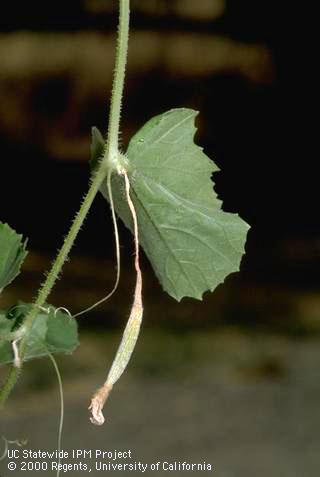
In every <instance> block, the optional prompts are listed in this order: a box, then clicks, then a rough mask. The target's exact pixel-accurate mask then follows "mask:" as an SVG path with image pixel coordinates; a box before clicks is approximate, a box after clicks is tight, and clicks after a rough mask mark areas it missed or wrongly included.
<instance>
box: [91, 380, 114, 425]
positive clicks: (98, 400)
mask: <svg viewBox="0 0 320 477" xmlns="http://www.w3.org/2000/svg"><path fill="white" fill-rule="evenodd" d="M111 389H112V385H111V384H107V383H106V384H104V385H103V386H102V387H101V388H99V389H98V391H97V392H96V393H95V394H94V396H93V397H92V399H91V403H90V406H89V408H88V409H89V410H90V411H91V416H90V421H91V422H92V424H95V425H96V426H102V424H104V422H105V418H104V415H103V412H102V410H103V406H104V405H105V402H106V400H107V398H108V396H109V394H110V391H111Z"/></svg>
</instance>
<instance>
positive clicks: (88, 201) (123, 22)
mask: <svg viewBox="0 0 320 477" xmlns="http://www.w3.org/2000/svg"><path fill="white" fill-rule="evenodd" d="M119 5H120V14H119V27H118V39H117V50H116V61H115V70H114V79H113V86H112V94H111V105H110V115H109V125H108V132H107V143H106V149H105V152H104V155H103V157H102V159H101V161H100V163H99V166H98V168H97V171H96V173H95V174H94V176H93V179H92V181H91V184H90V188H89V190H88V192H87V194H86V195H85V197H84V199H83V201H82V204H81V207H80V209H79V211H78V213H77V214H76V216H75V218H74V220H73V223H72V225H71V228H70V230H69V232H68V234H67V236H66V238H65V240H64V243H63V245H62V248H61V249H60V251H59V253H58V255H57V257H56V259H55V261H54V263H53V265H52V268H51V270H50V272H49V273H48V275H47V278H46V280H45V282H44V283H43V285H42V286H41V288H40V290H39V292H38V296H37V298H36V300H35V302H34V304H33V307H32V308H31V310H30V312H29V313H28V315H27V316H26V319H25V323H24V324H25V329H26V332H25V334H24V337H23V338H22V339H21V342H20V347H19V355H20V360H21V363H22V362H23V358H24V355H25V351H26V345H27V342H28V337H29V334H30V331H31V328H32V326H33V323H34V321H35V319H36V316H37V313H38V311H39V307H41V306H43V305H44V304H45V302H46V300H47V298H48V296H49V294H50V292H51V290H52V288H53V286H54V284H55V282H56V280H57V279H58V277H59V274H60V272H61V270H62V267H63V265H64V263H65V261H66V260H67V258H68V255H69V252H70V250H71V247H72V245H73V243H74V241H75V239H76V237H77V235H78V232H79V230H80V228H81V226H82V224H83V222H84V220H85V218H86V216H87V214H88V212H89V210H90V207H91V205H92V202H93V200H94V198H95V196H96V194H97V192H98V191H99V188H100V186H101V184H102V182H103V181H104V180H105V178H106V175H107V173H108V171H109V170H110V169H111V170H114V169H116V168H117V166H118V165H119V159H118V157H119V144H118V143H119V125H120V115H121V100H122V94H123V85H124V77H125V68H126V61H127V50H128V39H129V0H119ZM20 371H21V368H20V369H17V368H14V367H13V368H12V369H11V371H10V373H9V375H8V377H7V380H6V382H5V384H4V386H3V387H2V388H1V391H0V405H3V404H4V403H5V401H6V400H7V398H8V396H9V394H10V392H11V390H12V389H13V387H14V385H15V384H16V382H17V380H18V377H19V374H20Z"/></svg>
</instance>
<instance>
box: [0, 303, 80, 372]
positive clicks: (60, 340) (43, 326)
mask: <svg viewBox="0 0 320 477" xmlns="http://www.w3.org/2000/svg"><path fill="white" fill-rule="evenodd" d="M31 306H32V305H30V304H26V303H21V302H20V303H19V304H18V306H15V307H12V308H11V309H9V310H8V311H0V365H1V364H6V363H11V362H12V361H13V352H12V346H11V341H12V339H14V337H15V335H18V334H19V332H20V331H19V330H21V326H23V321H24V318H25V316H26V314H27V313H28V311H29V310H30V307H31ZM49 309H50V312H49V313H45V312H44V311H43V312H42V311H41V312H39V314H38V315H37V317H36V319H35V321H34V323H33V326H32V330H31V332H30V335H29V339H28V343H27V348H26V354H25V358H24V359H25V360H28V359H32V358H38V357H41V356H45V355H47V354H48V352H50V353H72V351H74V349H75V348H76V347H77V346H78V344H79V341H78V327H77V322H76V320H74V319H73V318H71V317H69V316H68V315H67V314H66V313H63V312H61V311H55V309H54V307H52V306H50V307H49Z"/></svg>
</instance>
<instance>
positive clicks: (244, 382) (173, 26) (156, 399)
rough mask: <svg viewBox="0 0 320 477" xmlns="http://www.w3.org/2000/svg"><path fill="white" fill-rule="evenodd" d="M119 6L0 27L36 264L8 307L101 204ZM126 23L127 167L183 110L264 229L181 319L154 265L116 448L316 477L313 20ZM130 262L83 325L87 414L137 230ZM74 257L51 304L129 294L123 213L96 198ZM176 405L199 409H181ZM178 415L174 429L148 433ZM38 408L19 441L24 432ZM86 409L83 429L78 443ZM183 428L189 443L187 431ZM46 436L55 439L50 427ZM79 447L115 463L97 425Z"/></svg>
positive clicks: (6, 106) (50, 8)
mask: <svg viewBox="0 0 320 477" xmlns="http://www.w3.org/2000/svg"><path fill="white" fill-rule="evenodd" d="M117 8H118V2H117V1H111V0H82V1H80V0H69V1H68V2H64V3H63V4H62V3H59V2H37V1H32V0H30V1H29V2H23V3H19V5H18V6H17V2H15V1H12V2H10V3H8V4H7V5H6V8H5V11H3V12H2V14H1V18H0V28H1V33H0V58H1V66H0V147H1V153H2V162H1V179H2V180H1V188H0V218H1V220H2V221H4V222H8V223H9V224H10V225H11V226H12V227H14V228H15V229H16V230H17V231H18V232H20V233H23V234H24V235H25V236H26V237H28V238H29V249H30V251H31V253H30V254H29V256H28V259H27V261H26V263H25V267H24V270H23V273H22V274H21V276H20V277H19V278H18V279H17V280H16V282H15V285H13V286H11V287H10V288H9V289H8V290H6V291H5V292H4V293H3V295H2V297H1V300H2V303H1V305H2V306H3V307H5V306H7V305H10V304H12V303H13V302H14V301H16V299H17V298H21V299H24V300H26V301H28V300H31V299H32V297H33V296H34V294H35V291H36V288H37V286H38V284H39V283H40V282H41V280H42V277H43V272H44V270H45V269H46V268H47V267H48V266H49V263H50V261H51V259H52V257H53V255H54V253H55V251H56V249H57V248H58V247H59V246H60V244H61V240H62V237H63V236H64V234H65V233H66V232H67V230H68V227H69V224H70V221H71V219H72V217H73V215H74V213H75V212H76V210H77V209H78V206H79V202H80V199H81V197H82V196H83V194H84V193H85V191H86V190H87V187H88V179H89V167H88V160H89V147H90V129H91V127H92V126H93V125H95V126H97V127H99V129H100V130H102V131H105V129H106V124H107V117H108V105H109V95H110V89H111V80H112V72H113V64H114V45H115V30H116V25H117ZM131 8H132V17H131V35H130V45H129V62H128V70H127V78H126V87H125V97H124V104H123V113H122V135H121V143H122V146H123V149H124V150H125V149H126V146H127V144H128V141H129V139H130V137H131V136H132V134H134V132H135V131H137V130H138V129H139V128H140V127H141V126H142V125H143V124H144V122H145V121H146V120H148V119H149V118H150V117H152V116H153V115H155V114H159V113H161V112H164V111H166V110H168V109H170V108H174V107H180V106H184V107H190V108H194V109H196V110H199V111H200V115H199V116H198V133H197V136H196V141H197V143H198V144H201V145H202V146H203V147H204V150H205V152H206V153H207V154H208V156H209V157H211V158H212V159H214V161H215V162H216V164H217V165H218V166H219V167H220V169H221V171H220V172H218V173H216V174H215V175H214V182H215V190H216V192H217V193H218V194H219V197H220V198H221V199H222V200H223V208H224V210H226V211H230V212H238V213H239V214H240V215H241V217H242V218H243V219H244V220H246V221H247V222H248V223H249V224H250V225H251V227H252V228H251V230H250V232H249V236H248V242H247V253H246V255H245V257H244V259H243V262H242V268H241V272H240V273H238V274H235V275H232V276H231V277H229V278H228V279H227V280H226V283H225V284H223V285H222V286H220V287H219V288H218V289H217V290H216V291H215V292H214V293H213V294H206V295H205V297H204V300H203V302H196V301H192V300H189V299H185V300H183V301H182V303H180V304H177V303H175V302H174V300H172V299H171V298H169V297H167V296H166V295H165V294H164V292H163V291H162V290H161V287H160V285H159V284H158V283H157V281H156V279H155V278H154V276H153V272H152V270H151V268H150V266H149V264H148V262H147V260H146V259H144V260H143V272H144V281H145V325H144V330H143V335H142V337H141V343H140V345H139V346H140V347H138V350H137V353H136V357H135V360H134V361H133V363H132V365H131V367H130V369H129V371H128V373H127V374H126V376H125V377H124V378H123V380H124V381H123V383H124V384H119V388H120V389H122V393H121V391H119V392H118V395H117V396H114V400H113V404H111V406H113V417H112V419H113V421H116V422H114V424H113V426H114V427H113V428H112V429H113V431H112V432H113V436H116V437H113V438H111V437H110V435H109V430H108V428H105V431H104V432H105V434H104V438H105V435H107V436H108V437H107V439H109V440H108V443H109V445H113V444H115V443H116V444H117V445H118V446H119V447H121V446H124V445H125V444H124V443H126V445H128V446H129V447H130V446H132V445H133V443H132V442H133V441H132V440H130V436H131V435H133V434H135V431H136V430H137V429H139V433H141V436H142V437H141V438H140V439H138V442H137V443H136V445H137V448H139V446H140V448H141V449H144V451H142V450H141V451H140V457H141V458H142V457H143V456H144V455H146V456H147V457H148V458H149V457H150V456H153V457H154V458H156V456H157V455H167V454H166V452H167V451H168V452H169V453H170V452H171V454H172V457H175V455H176V454H177V455H180V456H181V458H185V459H186V458H187V457H188V456H190V457H192V456H194V458H196V457H197V458H198V460H199V459H200V460H201V459H204V460H211V461H212V462H213V464H214V465H217V475H219V476H221V477H228V476H233V475H236V476H237V477H238V476H242V475H243V476H251V475H252V476H255V475H259V476H260V477H261V476H264V475H268V476H270V475H281V476H284V477H286V476H289V475H290V477H292V476H293V475H297V476H298V475H299V476H300V475H308V476H313V475H314V476H316V475H318V469H319V465H318V462H317V459H316V449H317V447H318V445H317V444H316V441H317V432H316V431H317V425H316V423H318V425H319V423H320V412H319V409H318V405H317V402H318V400H319V397H320V389H319V384H318V381H319V373H318V371H317V369H318V363H319V358H320V351H318V337H319V330H320V318H319V317H320V314H319V305H320V294H319V285H320V283H319V282H320V280H319V272H318V270H319V265H320V226H319V220H318V214H317V213H316V212H315V210H314V209H315V207H314V205H315V198H314V195H315V194H314V191H315V180H316V177H314V178H313V179H312V173H311V164H312V155H310V154H309V153H308V152H307V147H308V139H307V138H308V134H307V133H306V118H307V113H306V107H307V105H308V104H309V103H310V102H311V101H312V98H313V92H312V84H311V79H310V78H309V77H308V73H307V68H306V66H305V64H304V62H305V57H304V54H303V51H304V50H303V45H302V44H301V42H300V43H299V42H298V40H297V38H296V36H295V31H294V24H295V23H294V22H295V19H296V18H297V17H298V15H303V11H302V13H301V10H299V12H298V11H297V12H295V11H294V8H295V7H294V6H293V5H291V7H290V9H289V10H288V9H287V7H285V6H284V4H283V5H279V2H275V1H268V2H267V1H264V0H260V1H253V0H242V1H241V2H239V1H235V0H198V1H194V0H148V1H143V0H132V5H131ZM302 10H303V9H302ZM301 18H302V17H301ZM301 21H302V20H301ZM121 244H122V254H123V273H122V280H121V284H120V288H119V291H118V293H117V294H116V295H115V296H114V297H113V299H112V300H111V301H109V302H107V303H106V304H104V305H103V306H101V307H100V308H99V309H98V310H95V311H94V312H92V313H91V314H90V316H89V315H88V316H87V317H86V318H84V319H83V321H81V323H80V328H81V332H82V336H83V342H84V345H83V347H80V348H79V351H78V352H77V353H76V355H75V358H74V360H75V362H76V368H77V370H78V371H76V372H75V376H74V375H73V373H74V371H72V369H73V370H74V366H75V362H72V359H70V358H69V361H70V362H69V363H68V364H67V360H66V359H64V358H63V359H62V364H61V366H62V367H63V369H64V370H65V372H66V375H67V377H66V380H70V381H71V382H72V383H73V385H72V386H71V385H67V386H69V387H68V392H69V393H70V402H73V403H74V402H76V403H78V401H79V399H78V397H79V389H78V388H77V386H78V387H79V386H80V384H79V383H80V382H81V383H82V384H81V386H82V391H81V392H83V396H82V398H83V400H85V399H86V398H87V396H88V395H89V394H90V392H91V390H92V389H91V388H90V387H89V386H88V382H87V383H86V384H83V382H82V379H83V380H84V382H86V379H87V381H90V380H91V381H93V382H95V384H94V385H97V384H98V383H99V382H100V381H101V379H103V376H104V374H103V373H104V370H105V367H106V363H107V362H108V361H107V358H106V357H105V356H104V354H105V353H106V354H107V355H108V357H109V359H111V356H112V354H113V352H114V349H115V345H116V342H117V339H118V338H119V336H120V332H121V327H122V326H123V325H124V323H125V319H126V316H127V313H128V310H129V307H130V302H131V297H132V290H133V286H134V275H133V266H132V251H133V249H132V239H131V237H130V235H129V233H128V231H127V230H126V229H125V228H124V227H121ZM72 257H73V258H72V260H71V262H70V263H68V264H67V266H66V267H65V272H64V275H63V278H62V279H61V280H60V281H59V283H58V285H57V287H56V289H55V291H54V292H53V294H52V299H51V301H52V303H54V304H55V305H57V306H59V305H60V306H67V307H68V308H69V309H70V310H71V311H73V312H78V311H80V310H81V309H83V308H85V307H86V306H88V305H90V304H91V303H93V302H95V301H96V300H98V299H99V298H101V297H102V296H103V295H104V294H105V292H106V291H108V290H109V289H111V287H112V284H113V280H114V275H115V265H114V245H113V233H112V226H111V220H110V213H109V209H108V205H107V204H106V203H105V201H104V200H103V199H102V198H101V197H98V198H97V199H96V201H95V203H94V206H93V208H92V211H91V214H90V216H89V217H88V219H87V221H86V224H85V226H84V227H83V230H82V231H81V234H80V236H79V239H78V240H77V244H76V246H75V248H74V250H73V254H72ZM97 332H98V334H99V335H102V334H103V336H104V338H103V340H102V338H101V336H100V338H99V337H98V336H97ZM99 339H100V340H101V342H100V341H99ZM109 345H110V346H109ZM81 349H82V350H83V351H81ZM88 350H89V351H88ZM99 350H102V351H101V355H100V354H99V353H100V351H99ZM101 359H102V361H103V363H102V364H101ZM33 366H35V368H32V369H36V372H35V371H33V372H32V369H31V365H30V366H29V368H30V369H29V371H28V372H29V373H30V374H29V375H28V376H29V377H28V378H26V383H27V384H28V385H27V384H25V388H23V386H22V389H24V392H28V390H30V387H31V388H32V385H34V389H35V390H38V388H39V387H40V388H41V386H42V384H41V383H42V382H43V381H45V382H47V380H46V379H45V376H46V371H45V370H46V369H47V364H46V363H45V365H43V366H44V368H43V369H44V370H43V369H42V368H39V369H38V368H37V366H40V365H38V364H33ZM77 366H78V367H77ZM99 366H100V368H99ZM93 368H94V369H95V372H96V380H97V381H94V379H93V377H92V369H93ZM84 369H85V370H86V372H87V374H86V376H87V378H83V374H84V371H83V370H84ZM98 371H99V372H98ZM77 372H78V374H77ZM37 373H38V374H37ZM37 376H38V377H37ZM39 376H40V378H39ZM73 378H74V379H73ZM72 379H73V380H72ZM50 383H51V382H49V383H47V384H48V387H49V391H48V392H50V389H51V387H50V386H52V387H53V386H54V385H55V384H52V383H51V384H50ZM121 387H122V388H121ZM69 388H70V389H69ZM146 389H148V390H149V397H148V396H146V391H145V390H146ZM185 389H188V392H189V394H187V395H186V393H185V391H184V390H185ZM75 390H76V391H75ZM150 390H151V391H150ZM22 392H23V391H20V393H22ZM37 392H38V391H37ZM42 392H43V399H44V400H45V390H43V391H42ZM127 392H128V393H129V394H130V393H133V395H134V396H135V399H137V402H138V404H137V406H138V409H141V410H145V409H148V406H151V407H150V410H149V411H150V416H149V418H150V421H148V420H147V418H146V416H148V412H147V411H146V414H144V418H141V416H140V415H139V412H138V411H137V412H136V414H135V415H134V416H132V413H131V412H130V410H131V411H133V408H131V407H130V406H132V403H131V404H129V405H128V402H127V400H128V399H130V397H129V398H128V395H127V394H126V393H127ZM77 393H78V394H77ZM123 394H126V395H125V396H124V395H123ZM147 394H148V393H147ZM176 394H178V395H180V396H182V395H183V396H184V397H183V398H182V397H181V399H182V401H181V403H180V401H179V402H178V401H176ZM18 395H19V391H18ZM80 395H81V393H80ZM30 396H31V397H30V399H29V401H30V406H31V408H32V402H33V398H32V394H31V395H30ZM188 396H189V397H188ZM17 399H18V398H17ZM170 399H171V400H170ZM166 400H167V404H165V406H167V413H168V414H167V415H168V416H170V417H169V418H168V419H167V420H166V419H165V417H161V415H162V414H161V412H160V414H159V416H158V417H157V416H155V417H151V416H153V414H152V411H153V409H154V408H155V407H157V406H158V404H157V403H159V407H160V405H162V404H163V401H166ZM199 400H200V401H201V406H203V410H202V414H201V409H200V410H199V409H198V407H199V402H198V401H199ZM151 403H153V405H152V404H151ZM127 405H128V410H127V408H126V406H127ZM152 406H153V407H152ZM31 408H30V409H31ZM73 408H76V409H77V407H76V405H74V406H73ZM123 408H125V410H124V409H123ZM26 409H27V411H25V412H22V411H21V413H20V414H19V420H18V419H17V424H16V425H18V424H19V422H20V423H21V420H23V419H25V420H26V421H28V419H29V418H28V417H26V416H28V415H31V414H32V413H31V411H30V409H29V408H26ZM84 409H85V407H82V404H81V409H80V404H79V409H78V410H77V412H75V411H74V414H75V417H74V420H75V425H80V424H78V422H77V419H78V416H79V414H81V413H83V414H85V410H84ZM182 410H184V411H182ZM34 412H35V411H34ZM67 412H68V411H67ZM142 412H143V411H142ZM162 412H163V413H164V411H162ZM30 413H31V414H30ZM110 413H111V414H112V411H110ZM119 413H120V414H121V416H122V418H121V419H122V421H121V419H120V421H121V422H120V423H119V421H117V419H118V416H119ZM179 413H182V415H183V418H184V419H186V421H187V422H189V424H190V419H191V420H192V422H193V425H194V427H192V426H191V427H190V429H189V428H188V429H187V430H186V429H185V427H184V426H185V425H186V424H182V421H183V418H182V416H181V415H180V414H179ZM224 415H227V416H229V421H230V422H229V423H228V424H226V422H225V421H224V419H223V416H224ZM311 415H312V418H311ZM22 416H25V417H24V418H23V417H22ZM70 416H71V417H70V419H72V412H71V414H70ZM139 416H140V417H139ZM230 416H231V417H230ZM85 417H86V416H85ZM10 419H11V421H10ZM12 419H14V418H13V417H11V418H10V417H8V422H7V424H6V425H7V426H8V428H9V423H11V424H12ZM30 419H31V418H30ZM47 419H48V423H49V424H48V426H49V427H50V422H51V421H50V419H54V416H53V417H52V416H50V415H48V417H47ZM153 419H154V420H155V421H154V424H153V422H152V420H153ZM146 420H147V421H148V422H146ZM183 422H184V421H183ZM53 423H54V421H53ZM11 424H10V425H11ZM52 425H54V424H52ZM67 425H68V424H67ZM70 425H71V424H70V423H69V426H70ZM153 425H154V426H155V427H152V426H153ZM161 425H162V434H163V435H162V434H161V432H160V437H158V438H155V437H153V444H152V445H151V443H150V434H148V432H149V433H150V432H151V433H152V435H153V433H154V432H155V428H157V429H158V427H157V426H161ZM135 426H136V427H135ZM109 429H110V428H109ZM134 430H135V431H134ZM173 430H174V431H175V432H173ZM10 432H11V431H10ZM66 433H67V436H69V437H70V435H69V434H68V431H66ZM83 433H84V434H83V436H82V439H83V440H82V442H81V445H82V446H85V445H86V444H87V441H88V439H91V440H95V444H96V446H97V447H98V446H99V445H101V441H99V439H101V432H100V433H99V434H98V435H99V436H100V437H97V434H96V433H93V431H92V430H91V429H89V428H88V429H87V424H86V421H83ZM87 433H88V434H87ZM167 433H169V434H170V435H171V439H169V441H168V438H167V437H164V436H165V435H166V434H167ZM40 434H41V433H40ZM81 435H82V434H81ZM124 435H125V437H124ZM139 435H140V434H139ZM86 436H87V437H86ZM128 436H129V437H128ZM236 437H237V438H238V439H240V441H241V444H239V441H237V442H236ZM67 439H68V437H67ZM69 441H70V438H69ZM146 443H147V444H146ZM165 443H166V444H165ZM51 444H52V445H54V443H51ZM51 444H50V445H51ZM47 445H49V444H48V443H47ZM69 445H70V446H71V445H75V443H74V441H72V439H71V441H70V442H69ZM79 445H80V444H79ZM148 446H149V447H148ZM253 452H254V453H255V455H256V457H255V458H253V457H252V453H253ZM161 453H162V454H161ZM141 454H143V455H141ZM195 456H196V457H195ZM308 466H309V467H308ZM299 469H301V472H300V470H299ZM306 469H307V471H308V472H307V473H305V471H306ZM12 475H13V474H12ZM75 475H78V474H75Z"/></svg>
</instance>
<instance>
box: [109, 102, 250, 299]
mask: <svg viewBox="0 0 320 477" xmlns="http://www.w3.org/2000/svg"><path fill="white" fill-rule="evenodd" d="M196 115H197V112H196V111H193V110H191V109H173V110H171V111H168V112H166V113H164V114H161V115H159V116H156V117H154V118H152V119H151V120H150V121H148V122H147V123H146V124H145V125H144V126H143V127H142V129H141V130H140V131H139V132H138V133H137V134H136V135H135V136H134V137H133V138H132V139H131V141H130V144H129V147H128V151H127V159H128V161H129V165H128V175H129V178H130V183H131V195H132V200H133V202H134V205H135V208H136V212H137V217H138V224H139V234H140V242H141V244H142V247H143V248H144V250H145V252H146V254H147V256H148V257H149V260H150V262H151V263H152V266H153V268H154V270H155V273H156V275H157V277H158V279H159V281H160V283H161V284H162V286H163V288H164V289H165V290H166V291H167V292H168V293H169V295H171V296H172V297H174V298H175V299H177V300H181V298H183V297H185V296H189V297H193V298H197V299H201V298H202V294H203V293H204V292H205V291H206V290H211V291H213V290H214V289H215V288H216V287H217V285H218V284H219V283H222V282H223V281H224V279H225V278H226V276H227V275H228V274H230V273H232V272H235V271H237V270H239V266H240V261H241V257H242V255H243V253H244V244H245V240H246V235H247V232H248V229H249V226H248V224H246V223H245V222H244V221H243V220H242V219H241V218H240V217H239V216H238V215H237V214H231V213H226V212H224V211H223V210H222V209H221V201H220V200H218V198H217V196H216V194H215V192H214V190H213V183H212V181H211V174H212V173H213V172H214V171H217V170H218V168H217V166H216V165H215V164H214V163H213V162H212V161H211V160H210V159H209V158H208V157H207V156H206V155H205V154H204V153H203V151H202V149H201V148H200V147H199V146H197V145H196V144H195V143H194V140H193V138H194V134H195V131H196V128H195V125H194V120H195V117H196ZM112 186H113V187H112V190H113V195H114V202H115V208H116V211H117V213H118V215H119V216H120V217H121V218H122V220H123V221H124V223H125V224H126V226H127V227H129V228H130V229H131V230H132V219H131V214H130V212H129V209H128V205H127V202H126V200H125V193H124V180H123V178H122V177H121V176H118V175H116V174H114V175H113V178H112ZM101 192H102V193H103V195H104V196H105V197H106V198H108V194H107V187H106V184H103V186H102V188H101Z"/></svg>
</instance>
